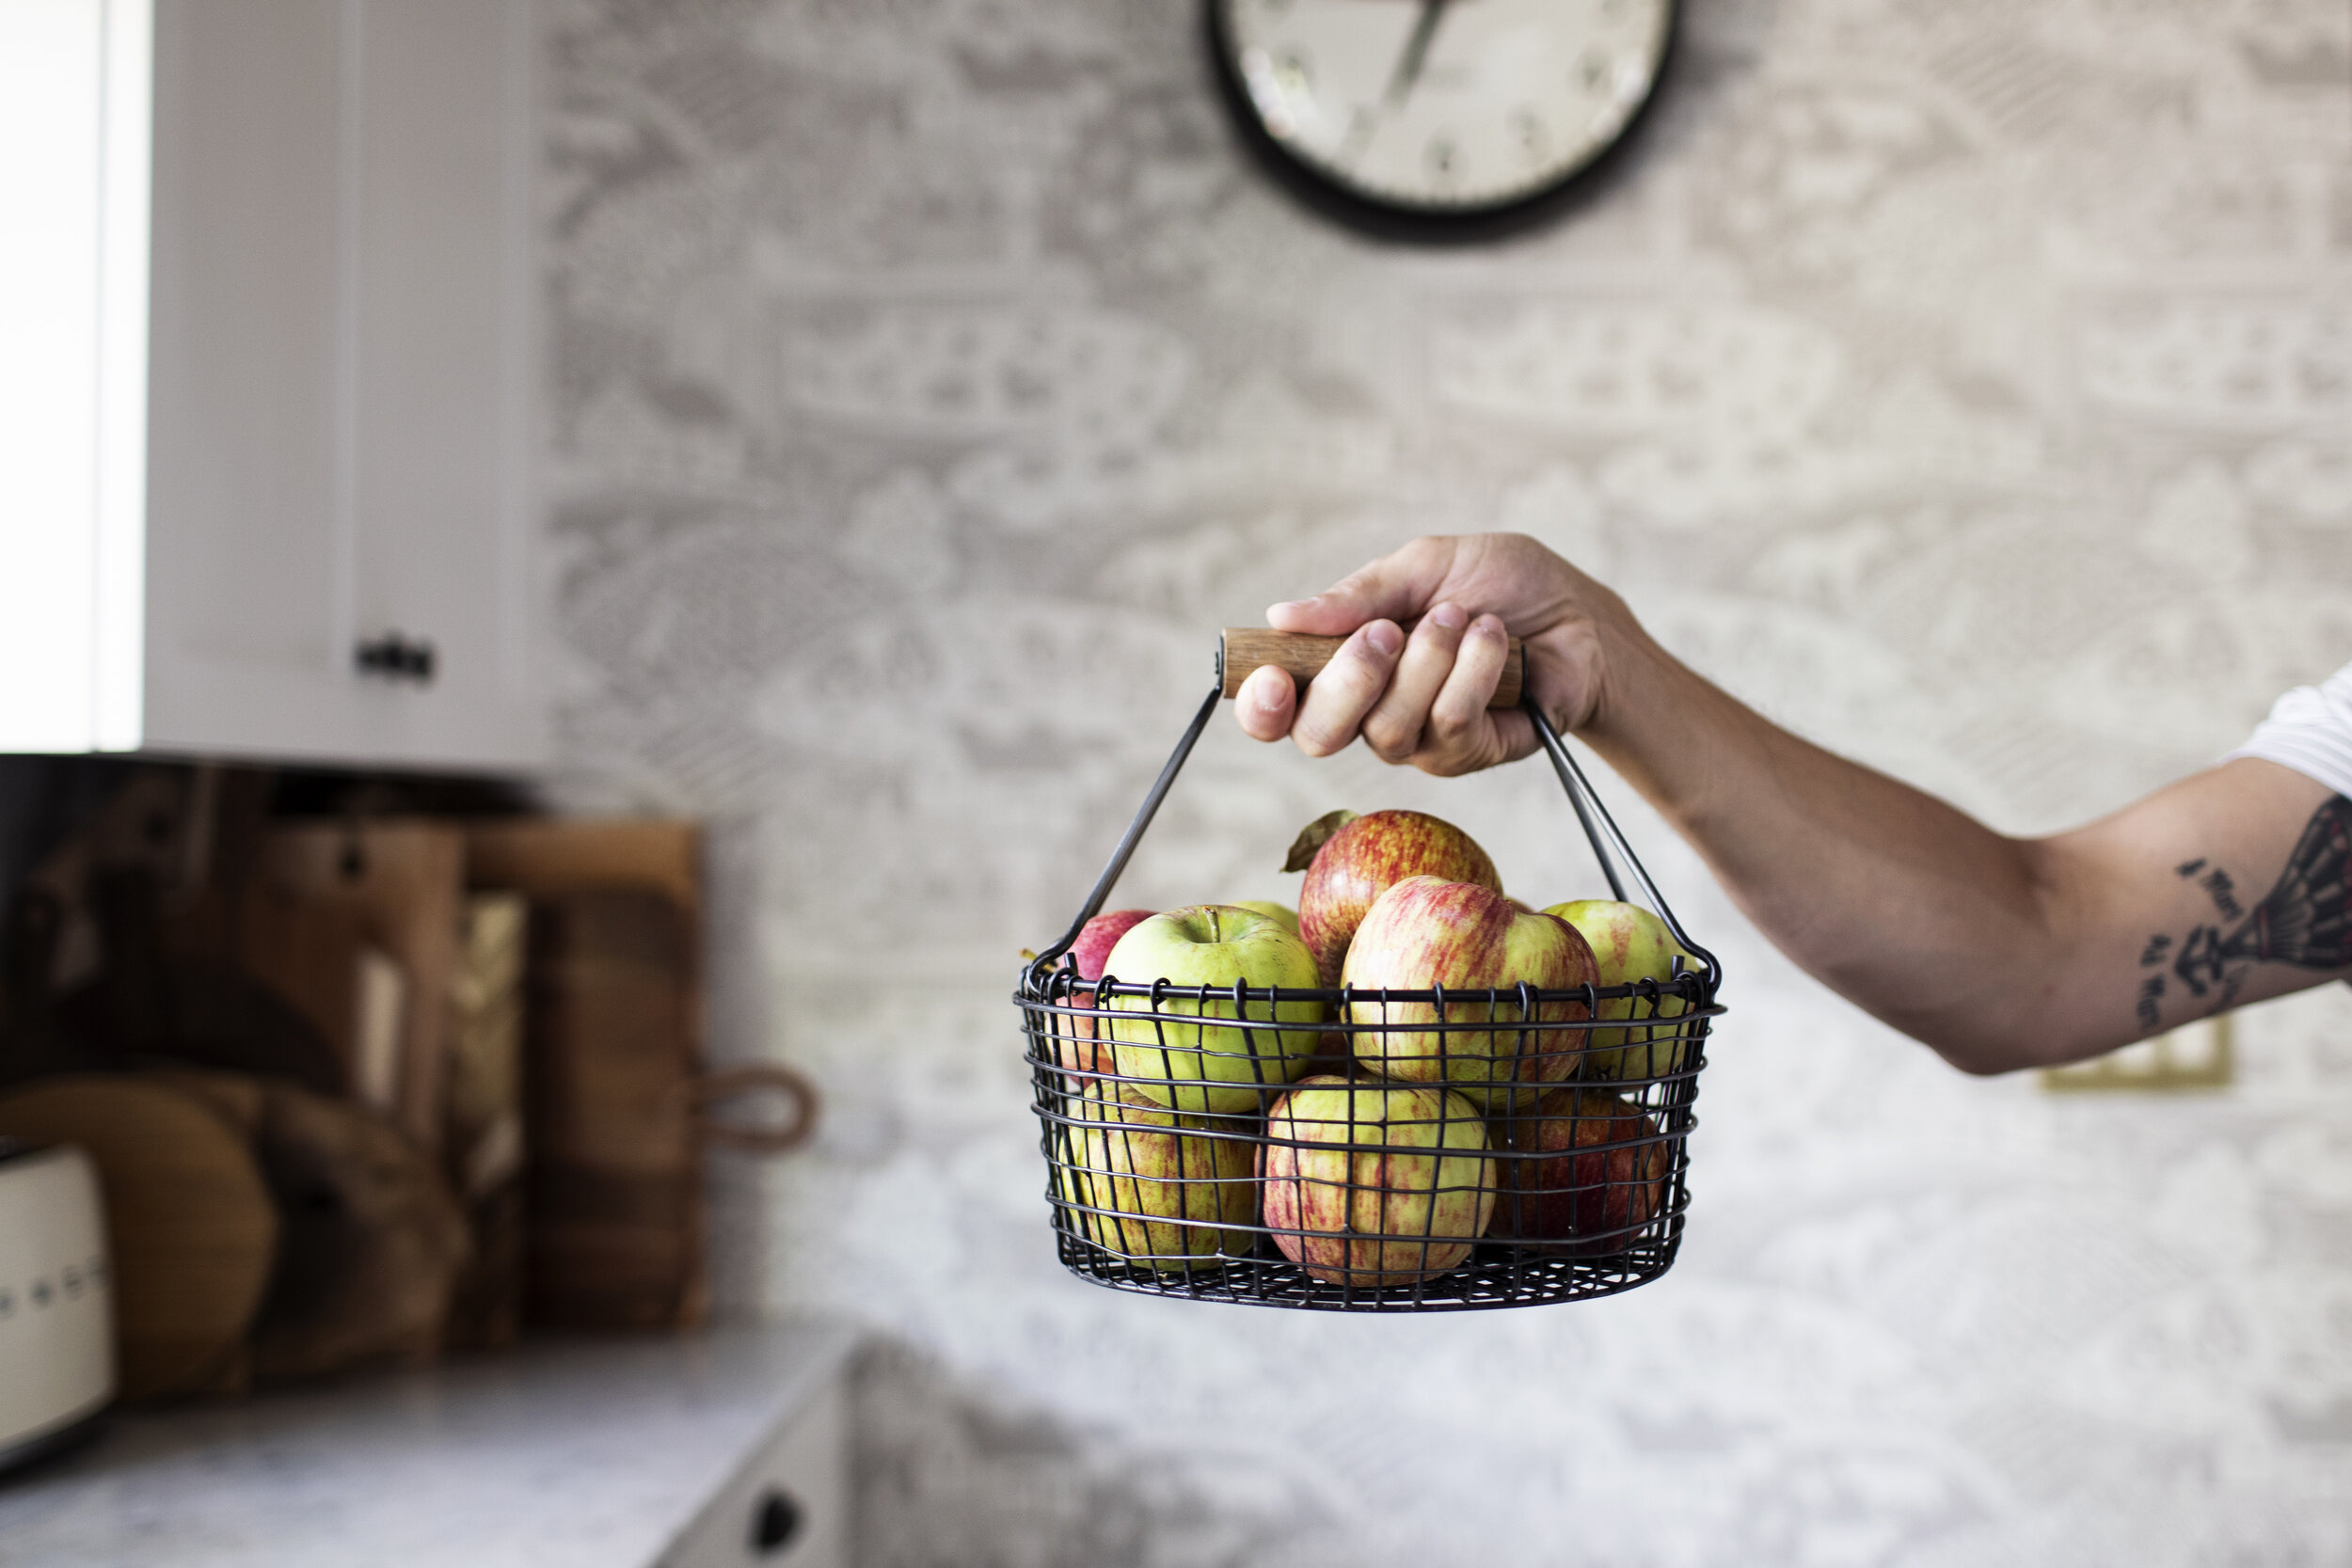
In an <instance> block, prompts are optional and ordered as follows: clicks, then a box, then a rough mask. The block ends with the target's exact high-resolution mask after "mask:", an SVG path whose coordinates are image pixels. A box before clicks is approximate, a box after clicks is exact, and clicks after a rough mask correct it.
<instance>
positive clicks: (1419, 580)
mask: <svg viewBox="0 0 2352 1568" xmlns="http://www.w3.org/2000/svg"><path fill="white" fill-rule="evenodd" d="M1452 545H1453V541H1451V540H1447V539H1416V540H1414V541H1413V542H1412V543H1411V544H1409V545H1407V546H1405V547H1404V548H1403V549H1401V550H1398V551H1397V552H1396V553H1394V554H1393V555H1385V556H1382V557H1381V558H1380V559H1379V560H1377V561H1375V562H1372V563H1371V564H1370V565H1367V566H1361V567H1359V568H1358V569H1357V570H1355V571H1353V572H1350V573H1349V574H1348V575H1347V576H1345V577H1343V578H1341V579H1340V580H1339V581H1337V582H1335V583H1333V584H1332V585H1331V586H1330V587H1328V588H1327V589H1325V590H1324V591H1323V592H1322V593H1320V594H1316V595H1315V596H1314V597H1312V598H1311V599H1291V600H1287V601H1285V602H1284V603H1281V604H1278V605H1269V606H1268V607H1267V608H1266V612H1265V614H1266V625H1268V626H1272V627H1273V628H1274V629H1275V630H1276V631H1303V632H1311V633H1313V634H1315V635H1316V636H1319V637H1345V636H1346V635H1347V634H1348V633H1349V632H1352V631H1354V630H1355V629H1356V628H1357V627H1358V626H1362V625H1364V624H1365V623H1366V622H1368V621H1395V622H1397V623H1399V624H1404V623H1406V622H1410V621H1413V620H1416V619H1418V618H1419V617H1420V616H1421V614H1422V612H1423V611H1425V610H1428V609H1429V607H1430V606H1431V605H1433V604H1435V603H1436V602H1437V599H1438V589H1439V588H1440V587H1442V586H1443V585H1444V582H1445V578H1446V572H1447V570H1448V569H1449V568H1450V567H1451V566H1452V565H1453V561H1454V551H1453V548H1452Z"/></svg>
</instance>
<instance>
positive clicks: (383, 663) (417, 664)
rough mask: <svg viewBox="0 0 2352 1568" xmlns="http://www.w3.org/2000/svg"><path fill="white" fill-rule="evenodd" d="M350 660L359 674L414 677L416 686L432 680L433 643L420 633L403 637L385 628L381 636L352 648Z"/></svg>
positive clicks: (429, 683)
mask: <svg viewBox="0 0 2352 1568" xmlns="http://www.w3.org/2000/svg"><path fill="white" fill-rule="evenodd" d="M351 660H352V663H353V664H355V665H356V666H358V671H359V673H361V674H363V675H378V676H381V677H382V678H384V679H385V680H392V681H414V682H416V683H417V684H418V685H419V686H431V685H432V684H433V644H432V643H430V642H428V641H425V640H424V639H423V638H421V637H420V638H407V637H403V636H402V635H401V634H400V633H398V632H396V631H388V632H386V633H385V634H384V635H383V636H381V637H371V638H367V639H365V640H363V641H361V642H360V643H359V645H358V647H356V648H354V649H352V651H351Z"/></svg>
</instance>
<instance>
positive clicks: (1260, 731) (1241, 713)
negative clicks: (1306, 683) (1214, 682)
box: [1233, 664, 1297, 740]
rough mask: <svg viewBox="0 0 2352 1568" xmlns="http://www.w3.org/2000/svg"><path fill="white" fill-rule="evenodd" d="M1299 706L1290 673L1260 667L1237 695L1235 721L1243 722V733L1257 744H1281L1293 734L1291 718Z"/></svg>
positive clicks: (1271, 666) (1280, 669)
mask: <svg viewBox="0 0 2352 1568" xmlns="http://www.w3.org/2000/svg"><path fill="white" fill-rule="evenodd" d="M1296 706H1297V693H1296V691H1295V689H1293V687H1292V685H1291V676H1290V672H1289V671H1287V670H1284V669H1282V668H1281V667H1280V666H1279V665H1274V664H1261V665H1259V666H1258V667H1257V668H1256V669H1255V670H1252V671H1250V672H1249V674H1248V678H1246V679H1245V680H1243V682H1242V683H1241V689H1240V690H1239V691H1236V692H1235V693H1233V717H1234V718H1235V719H1237V720H1239V721H1240V722H1241V729H1242V733H1243V734H1244V735H1246V736H1249V737H1250V738H1251V739H1253V740H1279V739H1281V738H1282V737H1283V736H1286V735H1288V734H1290V733H1291V715H1292V714H1293V712H1294V711H1295V709H1296Z"/></svg>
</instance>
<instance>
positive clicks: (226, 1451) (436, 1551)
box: [0, 1323, 854, 1568]
mask: <svg viewBox="0 0 2352 1568" xmlns="http://www.w3.org/2000/svg"><path fill="white" fill-rule="evenodd" d="M853 1343H854V1335H853V1334H852V1333H851V1331H850V1330H849V1329H847V1328H846V1327H842V1326H839V1325H835V1324H828V1323H784V1324H771V1325H766V1326H761V1327H748V1328H731V1329H723V1330H716V1331H712V1332H709V1333H705V1334H701V1335H696V1336H691V1337H685V1338H658V1339H648V1338H633V1339H576V1340H575V1339H565V1340H555V1341H548V1342H544V1343H538V1344H533V1345H531V1346H528V1347H526V1348H525V1349H523V1350H521V1351H518V1352H516V1353H515V1354H507V1355H500V1356H496V1357H485V1358H482V1359H480V1360H472V1361H463V1362H458V1363H454V1364H453V1365H450V1366H446V1367H439V1368H436V1369H433V1370H429V1371H419V1372H405V1373H395V1374H389V1375H379V1376H373V1377H367V1378H360V1377H353V1378H350V1379H346V1380H342V1381H339V1382H336V1383H334V1384H331V1385H326V1386H317V1387H308V1388H299V1389H290V1390H283V1391H275V1392H271V1393H268V1394H264V1395H261V1396H258V1397H256V1398H253V1399H250V1400H245V1401H239V1402H233V1403H221V1404H202V1405H187V1406H182V1407H179V1408H174V1409H166V1410H153V1411H135V1412H125V1413H123V1414H121V1415H119V1417H117V1418H116V1419H115V1421H114V1423H113V1426H112V1428H111V1430H109V1431H108V1432H106V1433H104V1435H103V1436H102V1437H101V1438H100V1439H99V1440H98V1441H97V1442H95V1443H94V1444H92V1445H90V1446H89V1447H87V1448H86V1449H82V1450H81V1451H79V1452H78V1453H75V1454H73V1455H72V1456H70V1457H67V1458H64V1459H60V1460H58V1461H56V1462H54V1463H52V1464H49V1465H41V1466H39V1467H37V1468H35V1469H34V1470H32V1471H30V1472H28V1473H26V1474H24V1475H23V1476H21V1477H18V1478H14V1479H11V1480H9V1481H6V1482H0V1564H8V1565H10V1568H14V1565H16V1564H25V1565H28V1568H29V1565H31V1564H40V1568H156V1565H158V1564H169V1565H171V1568H277V1565H278V1564H285V1565H286V1568H296V1565H299V1568H317V1565H321V1564H326V1563H333V1564H336V1565H337V1568H379V1565H380V1568H392V1565H395V1564H397V1565H398V1568H417V1565H418V1564H421V1563H434V1564H444V1563H445V1564H464V1565H465V1568H607V1565H610V1568H646V1565H647V1564H650V1563H651V1562H653V1561H654V1560H655V1558H656V1557H657V1556H659V1555H660V1552H661V1551H662V1549H663V1548H664V1547H665V1546H667V1545H668V1544H669V1543H670V1542H671V1540H672V1539H673V1538H674V1537H675V1535H676V1534H677V1532H678V1531H679V1530H680V1529H681V1528H684V1527H685V1526H686V1525H687V1524H688V1523H690V1522H691V1520H692V1518H693V1516H694V1514H695V1513H696V1512H697V1511H698V1510H699V1509H700V1508H701V1507H702V1505H703V1504H704V1502H705V1501H706V1500H707V1499H708V1498H709V1497H710V1496H711V1495H712V1494H713V1493H714V1492H716V1491H717V1490H718V1489H719V1487H720V1485H721V1484H722V1483H723V1481H726V1480H727V1478H728V1476H729V1475H730V1474H731V1473H732V1472H733V1471H734V1470H735V1468H736V1466H737V1465H739V1464H740V1463H741V1462H742V1460H743V1459H744V1458H745V1456H746V1455H747V1454H748V1453H749V1452H750V1450H751V1449H752V1448H753V1446H754V1445H755V1443H756V1442H757V1441H758V1440H759V1439H760V1438H762V1437H764V1436H765V1435H767V1433H770V1432H771V1431H772V1430H774V1428H775V1426H776V1425H777V1423H778V1422H779V1421H780V1420H781V1419H782V1418H784V1417H786V1416H787V1415H788V1414H790V1413H792V1412H794V1411H796V1410H797V1409H799V1408H800V1406H801V1405H802V1403H803V1402H805V1401H806V1400H807V1399H808V1398H809V1397H810V1395H811V1394H813V1393H814V1392H815V1390H816V1389H817V1388H818V1386H819V1385H820V1384H821V1383H822V1382H823V1380H824V1379H825V1378H826V1377H827V1376H828V1375H830V1374H831V1373H833V1372H834V1370H837V1369H838V1368H839V1366H840V1365H841V1363H842V1361H843V1360H844V1359H845V1358H846V1357H847V1355H848V1354H849V1353H850V1349H851V1347H852V1345H853Z"/></svg>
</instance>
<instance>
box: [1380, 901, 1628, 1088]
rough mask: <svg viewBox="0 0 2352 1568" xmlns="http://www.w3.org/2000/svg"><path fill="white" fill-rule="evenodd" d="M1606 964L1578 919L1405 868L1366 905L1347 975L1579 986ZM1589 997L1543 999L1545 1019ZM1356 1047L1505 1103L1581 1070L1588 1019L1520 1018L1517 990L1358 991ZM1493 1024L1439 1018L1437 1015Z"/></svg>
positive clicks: (1419, 986)
mask: <svg viewBox="0 0 2352 1568" xmlns="http://www.w3.org/2000/svg"><path fill="white" fill-rule="evenodd" d="M1598 973H1599V971H1598V969H1597V966H1596V964H1595V963H1594V961H1593V950H1592V948H1591V947H1589V946H1588V945H1586V943H1585V941H1584V939H1583V938H1582V937H1581V936H1579V935H1578V934H1577V930H1576V927H1573V926H1570V925H1569V924H1568V923H1567V922H1566V921H1565V920H1562V919H1560V918H1559V917H1558V916H1556V915H1549V914H1541V913H1538V912H1537V911H1534V910H1531V909H1528V908H1526V907H1525V906H1524V905H1521V904H1518V903H1516V902H1515V901H1513V900H1511V899H1509V898H1505V897H1504V896H1503V895H1502V894H1500V893H1497V892H1495V891H1494V890H1493V889H1491V888H1486V887H1480V886H1478V885H1477V884H1475V883H1471V882H1443V881H1439V880H1438V879H1437V878H1435V877H1407V878H1406V879H1405V880H1403V881H1401V882H1399V883H1397V884H1396V885H1395V886H1394V887H1391V889H1389V891H1388V892H1386V893H1384V894H1382V895H1380V897H1379V900H1378V902H1376V903H1375V904H1374V905H1373V906H1372V911H1371V912H1370V913H1368V914H1366V915H1365V916H1364V922H1363V924H1362V925H1361V926H1360V927H1358V928H1357V932H1356V940H1355V942H1353V943H1352V944H1350V946H1349V947H1348V950H1347V961H1346V964H1345V965H1344V966H1343V972H1342V977H1343V983H1344V984H1346V985H1348V986H1350V987H1352V988H1354V989H1355V990H1381V989H1386V990H1433V989H1435V988H1437V987H1439V986H1442V987H1444V988H1445V989H1446V990H1449V991H1466V990H1467V991H1484V990H1488V989H1490V988H1491V989H1493V990H1511V989H1512V988H1515V987H1517V986H1519V985H1521V984H1525V985H1529V986H1533V987H1534V988H1536V989H1537V990H1575V989H1576V988H1578V987H1580V986H1584V985H1588V984H1593V983H1595V982H1596V976H1597V974H1598ZM1588 1011H1589V1010H1588V1009H1587V1008H1586V1007H1585V1006H1584V1004H1583V1003H1581V1002H1565V1001H1554V1002H1540V1003H1537V1004H1536V1005H1535V1008H1534V1012H1535V1017H1534V1021H1533V1022H1538V1023H1566V1022H1575V1021H1577V1020H1579V1019H1582V1018H1584V1017H1586V1016H1588ZM1345 1022H1346V1023H1347V1024H1348V1026H1349V1028H1350V1030H1351V1032H1352V1033H1353V1035H1354V1038H1355V1053H1356V1059H1357V1060H1358V1061H1359V1062H1361V1063H1362V1064H1363V1065H1364V1066H1365V1067H1367V1068H1369V1069H1372V1070H1373V1071H1375V1072H1377V1073H1379V1074H1381V1075H1382V1076H1383V1077H1387V1078H1396V1079H1401V1080H1403V1081H1405V1082H1406V1083H1413V1084H1435V1083H1444V1084H1447V1085H1451V1086H1452V1087H1454V1088H1456V1089H1459V1090H1461V1091H1462V1092H1463V1093H1464V1094H1467V1095H1469V1096H1470V1098H1471V1099H1472V1100H1473V1101H1476V1102H1477V1103H1478V1104H1479V1105H1480V1106H1481V1107H1482V1108H1485V1109H1488V1110H1496V1111H1499V1110H1502V1109H1503V1108H1505V1107H1506V1106H1508V1105H1510V1104H1511V1103H1513V1102H1514V1101H1521V1100H1525V1099H1529V1098H1532V1097H1533V1096H1534V1095H1535V1094H1537V1093H1539V1092H1540V1091H1541V1090H1542V1089H1543V1087H1544V1086H1545V1085H1549V1084H1556V1083H1558V1082H1560V1081H1561V1080H1562V1079H1564V1078H1566V1077H1567V1076H1568V1075H1569V1074H1570V1073H1572V1072H1574V1071H1575V1070H1576V1064H1577V1061H1578V1059H1579V1057H1580V1055H1581V1053H1582V1050H1583V1045H1584V1041H1583V1039H1582V1034H1583V1031H1581V1030H1579V1029H1541V1028H1521V1027H1513V1026H1514V1025H1518V1024H1521V1023H1524V1022H1529V1021H1528V1020H1527V1019H1526V1017H1525V1015H1524V1013H1523V1011H1522V1009H1521V1008H1520V1006H1519V1005H1518V1002H1517V1001H1502V1000H1497V1001H1491V1002H1490V1001H1488V1000H1487V999H1486V997H1484V996H1480V997H1477V998H1474V999H1473V998H1467V997H1466V998H1464V999H1463V1000H1462V1001H1459V1002H1455V1001H1452V1000H1449V1001H1447V1003H1446V1004H1445V1007H1444V1017H1443V1018H1439V1017H1438V1006H1437V1004H1436V1003H1434V1002H1403V1001H1394V1002H1391V1001H1383V1000H1381V999H1380V998H1377V997H1372V998H1360V997H1359V999H1357V1000H1355V1001H1352V1002H1350V1003H1348V1004H1347V1005H1346V1019H1345ZM1438 1023H1447V1024H1454V1025H1457V1026H1458V1025H1463V1024H1487V1025H1494V1027H1491V1028H1458V1027H1457V1028H1454V1029H1437V1028H1432V1027H1430V1025H1433V1024H1438Z"/></svg>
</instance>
